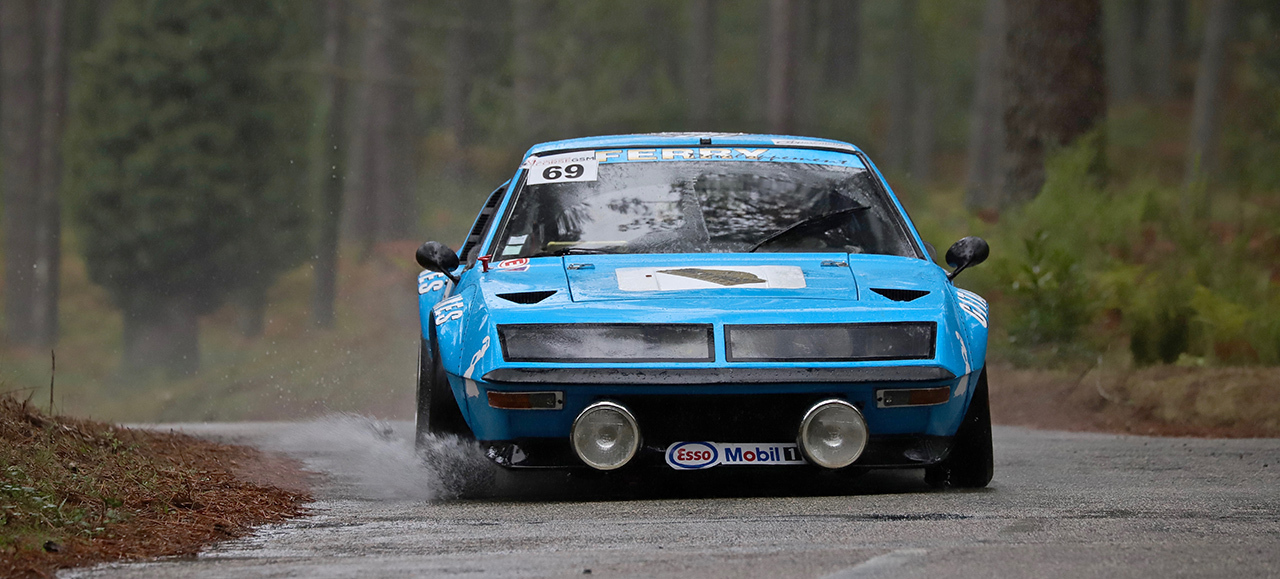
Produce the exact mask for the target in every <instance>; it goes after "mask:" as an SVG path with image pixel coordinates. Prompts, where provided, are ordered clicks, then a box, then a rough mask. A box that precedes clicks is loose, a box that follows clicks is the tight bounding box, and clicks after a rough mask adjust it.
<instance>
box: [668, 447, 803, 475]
mask: <svg viewBox="0 0 1280 579" xmlns="http://www.w3.org/2000/svg"><path fill="white" fill-rule="evenodd" d="M804 463H805V461H804V458H803V457H802V456H801V455H800V447H799V446H797V445H796V444H795V443H793V442H790V443H781V444H755V443H738V442H676V443H672V445H671V446H668V447H667V466H670V467H671V468H674V469H676V470H701V469H704V468H711V467H713V466H718V465H722V464H727V465H748V466H750V465H789V464H804Z"/></svg>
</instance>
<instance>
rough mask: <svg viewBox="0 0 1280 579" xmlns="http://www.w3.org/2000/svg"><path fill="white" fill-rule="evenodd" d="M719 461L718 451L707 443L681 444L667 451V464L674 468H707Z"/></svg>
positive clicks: (674, 445) (672, 446)
mask: <svg viewBox="0 0 1280 579" xmlns="http://www.w3.org/2000/svg"><path fill="white" fill-rule="evenodd" d="M719 461H720V451H719V450H718V449H717V448H716V447H715V445H713V444H711V443H709V442H681V443H678V444H673V445H671V448H668V449H667V464H670V465H671V466H673V467H675V468H686V469H697V468H707V467H710V466H715V465H716V463H718V462H719Z"/></svg>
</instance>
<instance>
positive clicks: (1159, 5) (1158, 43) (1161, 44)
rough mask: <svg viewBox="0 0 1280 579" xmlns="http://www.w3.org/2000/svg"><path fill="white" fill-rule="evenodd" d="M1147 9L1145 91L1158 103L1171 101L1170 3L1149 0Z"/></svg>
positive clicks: (1171, 8) (1169, 0)
mask: <svg viewBox="0 0 1280 579" xmlns="http://www.w3.org/2000/svg"><path fill="white" fill-rule="evenodd" d="M1149 1H1150V2H1151V6H1150V7H1149V8H1148V9H1147V12H1148V18H1149V20H1148V21H1147V90H1148V91H1149V92H1150V93H1151V96H1152V97H1155V99H1156V100H1157V101H1159V102H1164V101H1167V100H1169V99H1171V98H1173V59H1174V52H1175V49H1176V45H1175V44H1174V35H1175V31H1174V23H1175V18H1174V6H1173V0H1149Z"/></svg>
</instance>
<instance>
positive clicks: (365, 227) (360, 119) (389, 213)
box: [346, 0, 417, 252]
mask: <svg viewBox="0 0 1280 579" xmlns="http://www.w3.org/2000/svg"><path fill="white" fill-rule="evenodd" d="M402 12H403V10H402V6H401V4H400V0H373V2H371V3H370V8H369V18H368V24H367V25H366V30H365V42H364V54H363V56H362V59H361V60H362V66H361V69H362V70H363V72H364V74H365V78H364V86H363V87H362V88H361V90H360V96H359V97H358V98H359V102H358V105H357V106H358V109H357V117H356V123H355V133H356V138H355V143H354V145H353V147H352V149H351V154H352V161H351V164H350V171H351V172H350V175H349V178H348V181H347V183H348V187H347V192H346V198H347V203H346V213H347V215H349V218H348V219H347V223H348V231H350V232H351V234H352V236H353V237H354V238H355V239H358V240H360V242H361V244H362V245H363V246H364V251H365V252H367V251H368V249H369V248H370V247H371V246H372V245H373V244H374V243H376V242H379V241H386V240H391V239H405V238H408V237H409V236H410V235H411V234H412V232H413V225H414V224H415V223H416V215H417V213H416V211H415V210H414V206H415V203H414V195H413V190H412V189H413V186H414V173H415V170H414V160H415V150H416V147H415V139H414V133H415V131H414V128H415V123H414V115H413V88H412V80H411V78H410V76H409V70H408V69H409V55H408V53H407V50H406V49H407V47H406V39H405V38H404V37H403V34H402V32H403V30H404V23H403V14H402Z"/></svg>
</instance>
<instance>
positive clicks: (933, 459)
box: [482, 434, 952, 470]
mask: <svg viewBox="0 0 1280 579" xmlns="http://www.w3.org/2000/svg"><path fill="white" fill-rule="evenodd" d="M695 440H696V439H695ZM951 441H952V437H947V436H928V435H910V434H907V435H889V436H872V437H871V438H870V440H868V441H867V448H866V450H865V451H863V453H862V456H860V457H858V460H857V461H856V462H854V463H853V465H851V466H849V467H847V468H855V469H856V468H862V467H868V468H911V467H922V466H929V465H931V464H935V463H937V462H938V461H940V460H942V459H943V458H945V457H946V455H947V452H948V451H949V450H950V449H951ZM482 444H483V445H484V447H485V453H486V456H488V457H489V459H490V460H492V461H494V462H496V463H498V464H499V465H502V466H504V467H508V468H514V469H538V468H575V467H580V468H584V469H585V468H589V467H587V466H586V465H585V464H583V463H582V461H581V460H578V457H577V456H576V455H575V454H574V452H573V449H572V448H571V447H570V446H569V441H568V439H565V438H523V439H518V440H495V441H489V442H484V443H482ZM666 448H667V447H666V445H662V444H651V443H650V442H649V441H648V440H647V439H646V440H645V443H644V444H643V445H642V446H641V448H640V451H639V452H638V453H637V454H636V457H635V458H634V459H632V460H631V462H630V463H628V464H627V465H626V466H625V467H622V468H623V469H625V470H635V469H645V468H658V467H661V468H664V469H670V467H668V466H667V464H666V461H665V458H664V456H665V453H666ZM716 468H751V469H760V468H774V469H778V468H796V467H795V466H765V467H758V466H757V467H739V466H726V467H716ZM811 468H817V467H811Z"/></svg>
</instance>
